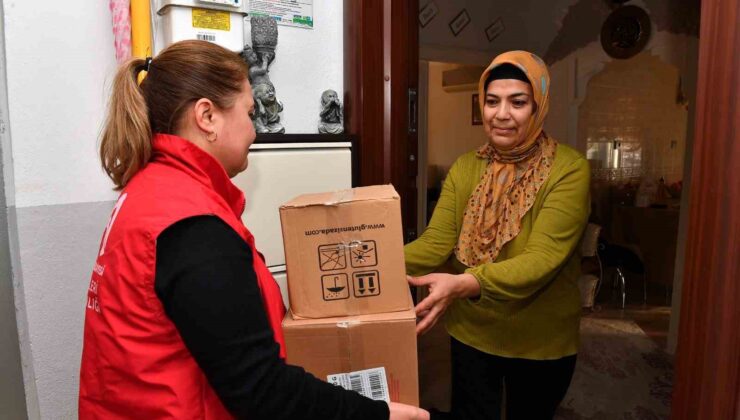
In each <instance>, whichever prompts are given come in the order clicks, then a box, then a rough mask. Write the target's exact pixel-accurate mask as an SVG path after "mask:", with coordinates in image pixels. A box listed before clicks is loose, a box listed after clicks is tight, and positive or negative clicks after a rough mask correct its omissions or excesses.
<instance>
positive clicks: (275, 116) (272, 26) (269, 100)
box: [241, 16, 285, 133]
mask: <svg viewBox="0 0 740 420" xmlns="http://www.w3.org/2000/svg"><path fill="white" fill-rule="evenodd" d="M277 39H278V29H277V22H276V21H275V19H273V18H271V17H269V16H252V45H251V46H250V45H245V46H244V50H242V53H241V56H242V59H243V60H244V61H245V62H246V63H247V64H248V65H249V83H250V84H251V85H252V95H253V96H254V104H255V108H256V110H257V112H255V113H254V117H252V120H253V121H254V128H255V131H257V133H284V132H285V128H284V127H283V126H282V124H280V115H279V114H280V112H282V111H283V104H282V102H280V101H279V100H278V99H277V98H276V97H275V86H274V85H273V84H272V81H270V75H269V72H270V64H272V62H273V60H275V48H276V47H277Z"/></svg>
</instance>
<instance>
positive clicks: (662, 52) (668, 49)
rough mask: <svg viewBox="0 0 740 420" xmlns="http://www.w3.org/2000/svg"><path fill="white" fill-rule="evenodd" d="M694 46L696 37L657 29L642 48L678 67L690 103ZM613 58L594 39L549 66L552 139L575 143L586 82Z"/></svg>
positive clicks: (693, 68)
mask: <svg viewBox="0 0 740 420" xmlns="http://www.w3.org/2000/svg"><path fill="white" fill-rule="evenodd" d="M697 49H698V38H696V37H694V36H691V35H681V34H674V33H669V32H658V33H654V34H653V35H652V37H651V39H650V41H649V42H648V45H647V46H646V48H645V50H644V52H646V53H648V54H650V55H653V56H656V57H658V58H660V60H661V61H663V62H664V63H667V64H671V65H672V66H674V67H676V68H677V69H678V73H679V77H680V78H681V86H682V88H683V91H684V92H685V95H686V98H687V100H688V101H689V103H692V102H693V99H694V96H695V91H696V65H697V61H696V56H695V53H694V51H696V50H697ZM612 61H614V59H612V58H611V57H609V56H608V55H607V54H606V53H605V52H604V50H603V49H602V47H601V43H600V42H598V41H593V42H591V43H589V44H588V45H586V46H585V47H583V48H579V49H577V50H575V51H573V52H572V53H570V54H568V55H567V56H566V57H565V58H563V59H561V60H559V61H557V62H554V63H551V64H550V65H549V68H550V77H551V80H552V82H551V83H552V89H553V91H552V93H551V103H550V114H549V115H548V119H547V122H546V123H545V129H546V130H547V131H548V132H549V133H551V134H552V135H553V136H554V137H555V138H558V139H560V140H561V141H565V142H567V143H569V144H571V145H573V146H577V144H578V141H577V137H578V107H579V106H580V105H581V103H582V102H583V100H584V99H585V97H586V92H587V85H588V82H589V81H590V80H591V78H592V77H593V76H594V75H596V74H597V73H599V72H600V71H601V70H603V68H604V66H605V65H606V64H607V63H609V62H612Z"/></svg>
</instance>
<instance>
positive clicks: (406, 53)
mask: <svg viewBox="0 0 740 420" xmlns="http://www.w3.org/2000/svg"><path fill="white" fill-rule="evenodd" d="M418 10H419V2H418V0H396V1H391V0H382V1H379V0H344V103H345V127H346V129H347V133H348V134H350V135H353V136H356V138H357V141H356V145H357V147H356V150H355V151H354V153H356V154H357V158H356V159H357V167H356V169H357V174H356V179H357V185H358V186H363V185H375V184H393V186H394V187H395V188H396V190H397V191H398V193H399V195H400V196H401V211H402V219H403V231H404V239H405V241H406V242H408V241H411V240H413V239H414V238H416V236H417V223H416V220H417V184H416V183H417V180H416V177H417V174H418V150H417V149H418V116H417V111H418V110H417V103H418V102H417V97H418V94H417V92H418V73H419V69H418V66H419V48H418V45H419V30H418V23H417V14H418Z"/></svg>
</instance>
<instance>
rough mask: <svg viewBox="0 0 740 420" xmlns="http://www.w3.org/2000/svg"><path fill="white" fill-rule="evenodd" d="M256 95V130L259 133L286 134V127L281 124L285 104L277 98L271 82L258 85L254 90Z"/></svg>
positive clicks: (254, 118)
mask: <svg viewBox="0 0 740 420" xmlns="http://www.w3.org/2000/svg"><path fill="white" fill-rule="evenodd" d="M253 95H254V108H255V110H256V112H255V113H254V117H253V120H254V129H255V131H257V132H258V133H285V127H283V126H282V124H280V113H281V112H283V103H282V102H280V101H279V100H278V99H277V98H276V97H275V87H274V86H273V85H272V83H271V82H270V81H267V82H264V83H260V84H257V85H256V86H254V89H253Z"/></svg>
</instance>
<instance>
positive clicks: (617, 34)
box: [601, 6, 650, 59]
mask: <svg viewBox="0 0 740 420" xmlns="http://www.w3.org/2000/svg"><path fill="white" fill-rule="evenodd" d="M649 39H650V17H649V16H648V14H647V13H646V12H645V10H643V9H642V8H640V7H637V6H623V7H619V8H617V9H616V10H614V11H613V12H612V13H611V14H610V15H609V17H608V18H606V21H604V24H603V25H602V26H601V46H602V47H603V48H604V51H606V53H607V54H609V56H611V57H614V58H620V59H625V58H630V57H632V56H634V55H635V54H637V53H639V52H640V51H642V49H643V48H645V45H647V43H648V40H649Z"/></svg>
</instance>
